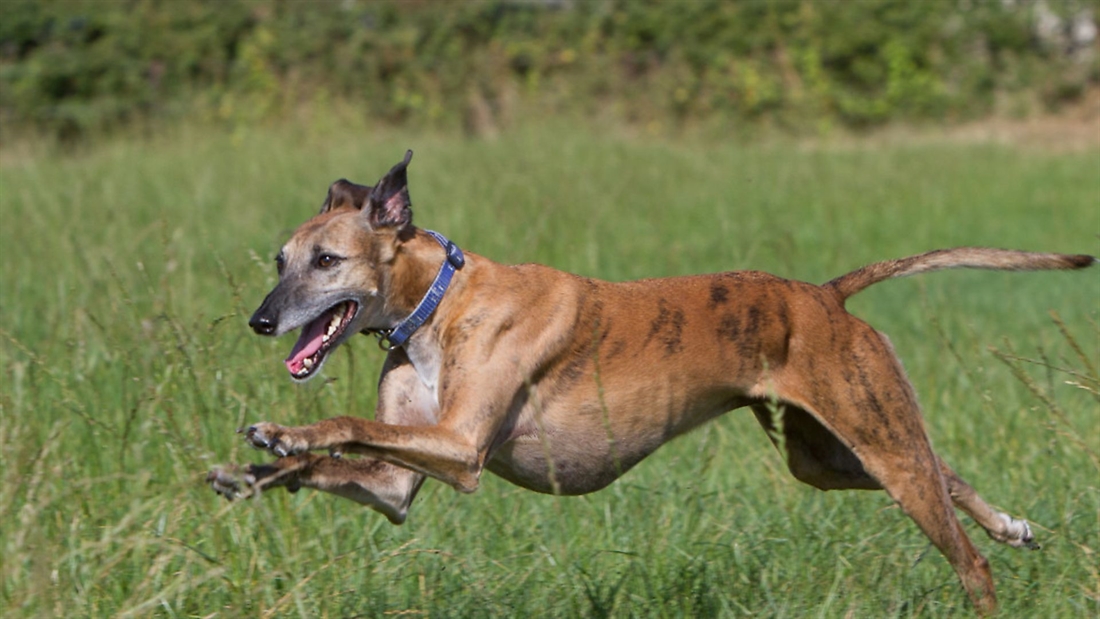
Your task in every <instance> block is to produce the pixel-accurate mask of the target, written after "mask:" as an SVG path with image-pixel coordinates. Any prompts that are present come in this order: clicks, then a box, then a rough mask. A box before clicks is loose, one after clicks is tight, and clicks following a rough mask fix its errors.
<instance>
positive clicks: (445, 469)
mask: <svg viewBox="0 0 1100 619" xmlns="http://www.w3.org/2000/svg"><path fill="white" fill-rule="evenodd" d="M243 432H244V434H245V440H246V441H247V442H249V443H250V444H252V445H253V446H254V447H256V448H258V449H266V450H268V451H270V452H271V453H273V454H275V455H277V456H281V457H283V456H290V455H296V454H303V453H306V452H309V451H316V450H331V451H333V452H338V453H348V454H361V455H364V456H368V457H372V458H378V459H380V460H385V461H386V462H390V463H393V464H396V465H398V466H402V467H405V468H407V469H410V470H413V471H416V472H418V473H422V474H424V475H427V476H429V477H434V478H436V479H438V480H440V481H442V482H444V483H447V484H450V485H451V486H454V487H455V488H456V489H458V490H461V491H463V492H473V491H474V490H476V489H477V485H478V478H479V477H480V473H481V461H480V460H481V458H480V457H479V455H478V449H477V447H476V446H475V445H473V444H471V443H470V442H469V441H468V440H467V439H466V438H465V437H463V436H462V435H460V434H458V433H456V432H454V431H452V430H451V429H449V428H446V427H443V426H398V425H390V424H386V423H379V422H377V421H371V420H369V419H358V418H355V417H334V418H332V419H325V420H322V421H318V422H317V423H313V424H310V425H308V426H297V427H285V426H280V425H278V424H274V423H270V422H260V423H257V424H254V425H252V426H250V427H248V428H247V429H245V430H243Z"/></svg>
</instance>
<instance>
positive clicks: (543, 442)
mask: <svg viewBox="0 0 1100 619" xmlns="http://www.w3.org/2000/svg"><path fill="white" fill-rule="evenodd" d="M748 402H749V400H748V399H745V398H740V397H733V398H728V399H722V400H720V401H709V402H708V403H706V404H705V405H703V404H700V405H699V406H698V407H693V408H692V409H691V410H692V411H693V414H690V415H687V414H682V415H672V416H665V415H660V416H658V415H654V414H652V413H650V414H642V415H629V416H628V415H623V414H616V411H617V410H618V409H617V408H615V407H612V408H611V409H610V410H608V411H607V413H606V415H607V417H605V416H604V414H601V412H600V411H601V409H600V407H598V406H592V407H581V409H580V410H579V411H577V412H574V413H572V414H558V415H555V414H549V415H546V416H545V417H544V418H543V420H542V423H541V424H540V425H541V431H536V430H535V429H534V428H529V429H530V430H531V431H529V432H523V431H520V432H516V433H513V438H511V439H510V440H508V441H506V442H505V443H504V444H503V445H501V446H500V448H499V449H497V450H496V451H495V452H494V454H493V457H492V458H491V459H490V460H489V462H488V464H487V465H486V468H488V469H489V471H491V472H492V473H494V474H496V475H499V476H500V477H503V478H504V479H506V480H508V481H510V482H512V483H514V484H516V485H518V486H521V487H523V488H527V489H529V490H534V491H536V492H543V493H548V494H565V495H578V494H587V493H589V492H595V491H597V490H600V489H602V488H604V487H606V486H607V485H609V484H610V483H611V482H613V481H615V480H616V479H618V478H619V477H621V476H622V475H623V474H624V473H626V472H627V471H629V470H630V469H631V468H633V467H634V465H636V464H638V463H639V462H641V461H642V460H643V459H645V458H646V457H647V456H649V455H650V454H652V453H653V452H654V451H656V450H657V449H658V448H659V447H660V446H661V445H664V444H665V443H667V442H668V441H670V440H671V439H672V438H674V437H676V436H678V435H680V434H683V433H685V432H688V431H690V430H691V429H693V428H695V427H696V426H698V425H700V424H702V423H705V422H706V421H708V420H710V419H713V418H714V417H717V416H719V415H721V414H723V413H725V412H726V411H729V410H732V409H734V408H739V407H741V406H744V405H745V404H747V403H748ZM586 409H591V410H586ZM632 410H639V409H632ZM663 410H664V411H665V412H667V411H668V409H667V408H665V409H663ZM559 413H561V411H559ZM670 422H671V423H670ZM610 437H614V439H611V438H610Z"/></svg>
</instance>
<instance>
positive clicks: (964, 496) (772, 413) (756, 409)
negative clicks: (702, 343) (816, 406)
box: [752, 404, 1039, 550]
mask: <svg viewBox="0 0 1100 619" xmlns="http://www.w3.org/2000/svg"><path fill="white" fill-rule="evenodd" d="M752 410H753V413H754V414H755V415H756V419H757V421H759V422H760V425H761V426H763V427H764V430H765V431H766V432H767V433H768V437H769V438H770V439H771V440H772V442H773V443H774V444H775V446H776V447H777V448H781V451H782V453H783V456H784V457H785V458H786V459H787V467H788V468H789V469H790V471H791V474H792V475H794V477H795V478H796V479H798V480H799V481H801V482H803V483H806V484H809V485H811V486H813V487H815V488H818V489H820V490H881V489H882V486H881V485H880V484H879V483H878V482H877V481H875V479H874V478H873V477H871V476H870V475H869V474H868V473H867V471H866V470H864V468H863V464H862V463H861V462H860V461H859V458H857V457H856V456H855V454H853V453H852V450H851V449H849V448H848V447H847V446H845V445H844V444H843V443H841V442H840V440H839V439H837V438H836V436H834V435H833V433H832V432H830V431H829V430H828V429H826V428H825V426H823V425H821V423H820V422H818V421H817V419H815V418H814V416H813V415H811V414H810V413H807V412H806V411H804V410H802V409H801V408H798V407H797V406H793V405H790V404H777V405H776V406H774V407H769V406H767V405H764V404H755V405H753V407H752ZM777 418H778V419H777ZM778 420H781V421H779V423H778V425H779V426H781V428H780V427H777V421H778ZM939 466H940V474H941V475H943V479H944V481H945V482H946V483H947V491H948V494H949V495H950V496H951V501H952V502H953V503H954V504H955V507H957V508H959V509H961V510H962V511H963V512H965V513H966V514H967V515H968V516H970V517H971V518H973V519H974V521H975V522H977V523H978V524H979V525H980V526H981V527H982V528H983V529H985V532H986V533H987V534H988V535H989V537H990V538H992V539H994V540H996V541H998V542H1001V543H1003V544H1008V545H1009V546H1012V547H1014V548H1031V549H1033V550H1035V549H1038V548H1039V545H1038V544H1037V543H1035V537H1034V536H1033V535H1032V533H1031V527H1029V526H1028V524H1027V521H1025V520H1018V519H1016V518H1013V517H1011V516H1009V515H1008V514H1006V513H1004V512H1000V511H997V510H995V509H993V508H992V507H990V506H989V504H988V503H986V502H985V501H984V500H982V497H980V496H978V493H977V492H975V491H974V489H973V488H972V487H970V485H969V484H967V483H966V482H965V481H963V479H962V478H960V477H959V476H958V474H957V473H955V471H953V470H951V468H950V467H948V466H947V464H945V463H944V462H943V460H942V459H941V460H939Z"/></svg>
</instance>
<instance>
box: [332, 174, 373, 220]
mask: <svg viewBox="0 0 1100 619" xmlns="http://www.w3.org/2000/svg"><path fill="white" fill-rule="evenodd" d="M371 189H372V188H371V187H368V186H366V185H356V184H355V183H353V182H351V181H349V180H348V179H346V178H341V179H340V180H338V181H336V182H335V183H333V184H332V185H330V186H329V188H328V197H326V198H325V203H324V204H322V205H321V214H324V213H327V212H329V211H331V210H332V209H335V208H340V207H341V206H351V207H354V208H356V209H359V210H362V209H363V204H365V203H366V201H367V198H368V197H369V196H370V191H371Z"/></svg>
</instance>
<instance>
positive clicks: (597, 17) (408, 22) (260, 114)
mask: <svg viewBox="0 0 1100 619" xmlns="http://www.w3.org/2000/svg"><path fill="white" fill-rule="evenodd" d="M1098 14H1100V3H1098V2H1096V1H1095V0H990V1H980V0H979V1H973V0H928V1H921V2H899V1H894V0H858V1H852V2H845V1H817V0H747V1H724V0H685V1H670V2H660V1H645V0H638V1H631V0H593V1H579V0H478V1H471V2H443V1H430V0H401V1H386V0H334V1H329V2H304V1H294V0H285V1H278V0H273V1H257V0H222V1H213V0H211V1H202V0H178V1H171V2H167V1H161V2H158V1H153V0H141V1H137V0H136V1H133V2H122V1H110V0H5V1H4V2H3V3H2V5H0V128H2V129H3V131H4V134H5V136H8V137H10V136H12V135H13V134H14V133H18V132H21V131H22V130H27V131H32V130H33V131H42V132H46V133H49V134H53V135H57V136H60V137H64V138H73V137H78V136H82V135H86V134H88V133H89V132H97V131H102V130H105V129H111V128H116V127H121V126H129V125H134V124H138V123H142V124H147V123H150V122H164V121H171V120H174V119H180V118H189V119H195V118H199V119H204V120H207V121H210V122H218V123H225V124H227V125H229V126H238V125H240V124H250V123H257V122H272V121H277V120H280V119H294V120H295V121H301V120H302V119H303V118H304V119H317V118H319V117H322V116H329V115H332V114H334V113H336V114H338V115H350V116H361V117H364V118H369V119H370V120H371V121H372V122H383V123H392V124H397V125H416V126H421V127H424V126H427V127H432V128H454V127H462V128H464V129H465V130H466V131H468V132H469V133H471V134H474V135H491V134H493V133H495V132H498V131H501V130H507V128H508V127H510V126H512V125H513V124H515V123H518V122H523V121H524V120H526V119H528V118H530V117H532V116H540V117H541V116H544V115H547V114H567V115H573V116H581V117H587V118H596V119H599V120H600V121H601V122H603V121H616V122H622V123H628V124H630V125H634V126H637V127H639V128H642V129H644V130H647V131H651V132H658V133H665V132H669V131H676V130H677V129H680V128H683V127H684V126H685V125H695V124H700V123H703V124H707V125H708V126H710V127H711V128H713V127H720V128H721V130H722V131H724V132H727V133H730V134H734V135H737V134H740V133H742V132H752V131H753V130H754V129H756V128H758V127H760V126H768V127H778V128H782V129H784V130H790V131H798V132H827V131H829V130H831V129H833V128H837V127H843V128H853V129H866V128H870V127H876V126H881V125H884V124H887V123H892V122H898V121H904V122H916V123H941V122H950V123H958V122H961V121H966V120H972V119H978V118H985V117H989V116H991V115H996V116H1001V117H1008V118H1021V117H1028V116H1032V115H1037V114H1045V113H1051V112H1058V111H1060V110H1063V109H1064V108H1065V107H1066V106H1071V105H1073V104H1075V103H1078V102H1080V101H1082V100H1084V99H1086V98H1088V97H1089V95H1090V92H1091V91H1090V89H1092V88H1095V87H1096V85H1097V84H1098V83H1100V54H1098V53H1097V50H1098V49H1100V48H1098V40H1097V21H1096V20H1097V17H1098Z"/></svg>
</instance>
